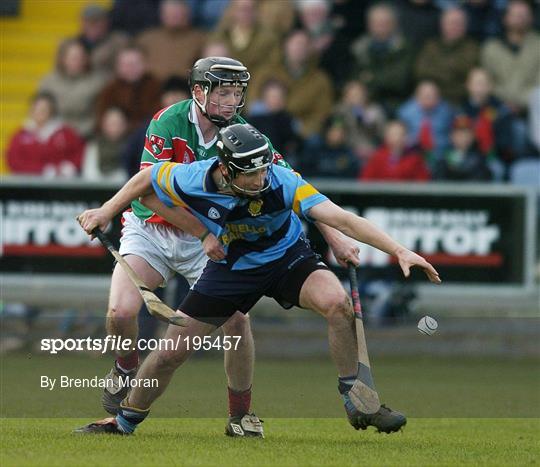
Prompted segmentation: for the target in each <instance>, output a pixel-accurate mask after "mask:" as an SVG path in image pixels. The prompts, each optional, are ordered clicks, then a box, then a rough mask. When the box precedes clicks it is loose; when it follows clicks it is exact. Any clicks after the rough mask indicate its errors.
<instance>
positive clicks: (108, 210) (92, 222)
mask: <svg viewBox="0 0 540 467" xmlns="http://www.w3.org/2000/svg"><path fill="white" fill-rule="evenodd" d="M153 194H154V190H153V188H152V168H151V167H148V168H146V169H143V170H141V171H140V172H138V173H137V174H135V175H134V176H133V177H132V178H131V179H129V180H128V182H127V183H126V184H125V185H124V186H123V187H122V188H121V189H120V190H119V191H118V193H116V194H115V195H114V196H113V197H112V198H111V199H110V200H108V201H106V202H105V203H104V204H103V206H101V207H100V208H96V209H88V210H86V211H84V212H83V213H82V214H80V215H79V216H78V221H79V223H80V224H81V227H82V228H83V229H84V230H85V231H86V233H88V234H89V235H91V233H92V230H94V229H95V228H96V227H99V228H100V229H102V230H103V229H105V228H106V227H107V225H108V224H109V222H110V221H111V220H112V219H113V217H114V216H116V215H117V214H119V213H120V212H121V211H122V210H123V209H124V208H125V207H126V206H127V205H128V204H129V203H131V202H132V201H133V200H134V199H138V198H142V199H143V200H145V202H146V203H151V204H152V206H148V205H147V207H149V208H151V209H152V210H153V211H154V212H156V213H157V214H159V215H161V216H162V217H163V218H164V219H166V220H167V221H168V222H170V223H171V224H173V225H174V226H176V227H178V228H179V229H181V230H183V231H184V232H187V233H189V234H190V235H193V236H194V237H197V238H200V239H201V240H202V242H203V248H204V251H205V253H206V254H207V256H208V257H209V258H210V259H213V260H218V261H219V260H221V259H223V258H224V257H225V253H224V252H223V248H222V246H221V244H220V243H219V240H218V239H217V238H216V237H215V236H214V235H213V234H211V233H209V232H208V229H207V228H206V227H205V226H204V225H202V223H201V222H200V221H199V220H198V219H197V218H196V217H195V216H193V215H192V214H191V213H189V212H188V211H187V210H185V209H183V208H169V207H167V206H165V205H164V204H163V203H161V202H160V201H159V200H158V199H157V198H156V199H155V200H154V199H153V197H152V195H153ZM156 201H157V202H156Z"/></svg>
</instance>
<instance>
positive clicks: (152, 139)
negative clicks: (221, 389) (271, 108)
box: [131, 99, 290, 224]
mask: <svg viewBox="0 0 540 467" xmlns="http://www.w3.org/2000/svg"><path fill="white" fill-rule="evenodd" d="M195 106H196V104H195V102H193V99H187V100H185V101H182V102H178V103H177V104H173V105H171V106H169V107H166V108H164V109H162V110H160V111H159V112H158V113H156V114H155V115H154V118H152V121H151V122H150V125H148V129H147V130H146V138H145V142H144V149H143V154H142V157H141V167H140V168H141V170H142V169H144V168H146V167H150V166H152V165H154V164H156V163H158V162H163V161H172V162H180V163H183V164H190V163H191V162H193V161H202V160H206V159H209V158H211V157H215V156H217V155H218V152H217V147H216V142H217V136H216V137H214V138H213V139H212V140H211V141H209V142H207V143H205V142H204V138H203V135H202V132H201V129H200V127H199V122H198V115H197V112H196V110H195ZM232 123H246V121H245V120H244V119H243V118H242V117H240V116H238V115H235V116H234V117H233V119H232ZM267 140H268V138H267ZM268 145H269V146H270V149H271V150H272V152H273V154H274V163H275V164H278V165H281V166H283V167H288V168H290V166H289V164H287V162H286V161H285V160H283V157H282V156H281V154H279V153H278V152H277V151H276V150H275V149H274V148H273V147H272V144H271V142H270V141H269V140H268ZM131 209H132V210H133V213H134V214H135V215H136V216H137V217H139V218H140V219H142V220H144V221H146V222H157V223H162V224H167V222H166V221H165V220H164V219H162V218H161V217H159V216H158V215H157V214H155V213H154V212H152V211H151V210H150V209H147V208H146V207H144V206H143V205H142V204H141V203H140V202H139V201H134V202H133V203H132V204H131Z"/></svg>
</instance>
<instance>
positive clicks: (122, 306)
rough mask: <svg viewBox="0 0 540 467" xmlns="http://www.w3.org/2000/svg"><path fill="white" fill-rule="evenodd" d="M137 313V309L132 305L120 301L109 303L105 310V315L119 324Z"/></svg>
mask: <svg viewBox="0 0 540 467" xmlns="http://www.w3.org/2000/svg"><path fill="white" fill-rule="evenodd" d="M138 314H139V310H135V309H134V307H132V306H129V305H128V304H126V303H122V302H119V303H114V304H112V305H109V308H108V310H107V317H108V318H109V319H111V320H113V321H114V322H115V323H117V324H120V325H121V324H122V323H123V322H126V321H132V320H133V319H135V318H136V317H137V315H138Z"/></svg>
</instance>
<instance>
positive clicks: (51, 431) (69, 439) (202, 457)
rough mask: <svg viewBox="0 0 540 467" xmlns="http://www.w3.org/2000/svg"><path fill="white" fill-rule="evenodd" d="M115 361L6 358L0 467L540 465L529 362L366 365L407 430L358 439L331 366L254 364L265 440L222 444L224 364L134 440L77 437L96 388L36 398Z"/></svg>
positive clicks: (194, 372)
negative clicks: (50, 382) (58, 382)
mask: <svg viewBox="0 0 540 467" xmlns="http://www.w3.org/2000/svg"><path fill="white" fill-rule="evenodd" d="M111 361H112V359H111V358H110V357H108V356H106V357H103V358H89V357H88V356H74V355H67V356H43V355H38V354H35V355H30V354H26V355H21V354H18V355H4V356H2V357H1V359H0V363H1V367H2V368H1V375H0V376H1V381H2V383H1V384H2V390H1V391H0V400H1V412H0V413H1V416H2V418H1V419H0V445H1V450H0V465H2V467H4V466H12V465H13V466H18V465H47V466H49V465H63V466H64V465H92V466H96V465H97V466H99V465H111V466H114V465H234V466H242V465H268V466H270V465H272V466H274V465H275V466H281V465H336V466H337V465H339V466H347V465H364V466H372V465H422V466H424V465H428V466H432V465H449V466H450V465H452V466H453V465H486V466H492V465H504V466H514V465H540V462H539V459H540V446H539V439H540V436H539V435H540V372H539V371H538V368H539V365H538V361H537V360H534V359H523V360H518V359H515V360H514V359H507V360H501V359H494V358H492V359H475V358H463V357H460V358H439V357H436V356H423V357H422V356H421V357H417V358H411V357H392V358H386V357H380V356H375V357H374V358H372V363H373V367H374V376H375V381H376V384H377V386H378V389H379V392H380V394H381V397H382V400H383V401H384V402H387V403H388V404H389V405H390V406H391V407H394V408H396V409H398V410H400V411H403V412H404V413H405V414H407V415H408V417H409V421H408V424H407V426H406V428H405V430H404V431H403V432H401V433H395V434H392V435H385V434H378V433H376V432H375V430H374V429H373V428H370V429H368V430H367V431H358V432H357V431H355V430H354V429H352V428H351V427H350V426H349V425H348V423H347V421H346V420H345V417H344V411H343V407H342V404H341V401H340V398H339V395H338V393H337V390H336V386H337V380H336V374H335V369H334V367H333V365H332V363H331V362H330V361H329V360H328V359H317V360H280V361H276V360H259V361H257V363H256V374H255V386H254V398H253V407H254V409H255V411H256V413H257V414H258V415H259V416H260V417H261V418H263V419H264V420H265V424H264V428H265V432H266V439H264V440H250V439H246V440H241V439H240V440H239V439H230V438H227V437H225V436H224V435H223V431H224V427H225V415H226V382H225V377H224V372H223V362H222V360H221V359H214V358H206V357H205V358H195V359H192V360H190V361H189V362H188V363H187V364H186V365H185V366H184V367H182V369H181V370H179V371H178V372H177V373H176V374H175V377H174V378H173V381H172V382H171V386H170V387H169V388H168V390H167V391H166V393H165V394H164V396H163V397H162V398H160V399H159V400H158V401H157V402H156V403H155V405H154V406H153V407H152V413H151V416H150V417H149V419H148V420H147V421H145V422H144V423H143V424H142V425H141V427H140V428H139V429H138V431H137V434H136V435H135V436H132V437H108V436H103V435H102V436H93V437H88V436H84V435H82V436H81V435H74V434H72V433H71V431H72V430H73V429H74V428H77V427H79V426H81V425H83V424H86V423H88V422H90V421H92V420H96V419H98V418H102V417H104V416H106V415H105V413H104V411H103V410H102V409H101V407H100V402H99V400H100V391H101V390H100V389H84V390H83V389H75V388H72V389H55V390H54V391H49V390H47V389H41V388H40V376H41V375H48V376H49V377H58V376H60V375H69V376H72V377H79V378H84V377H92V376H95V375H99V376H103V375H105V373H106V372H107V371H108V369H109V367H110V364H111Z"/></svg>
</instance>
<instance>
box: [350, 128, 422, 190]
mask: <svg viewBox="0 0 540 467" xmlns="http://www.w3.org/2000/svg"><path fill="white" fill-rule="evenodd" d="M360 179H361V180H364V181H394V182H398V181H426V180H429V179H430V173H429V170H428V168H427V166H426V163H425V161H424V158H423V157H422V155H421V154H420V152H418V151H417V150H415V149H412V148H408V147H407V128H406V127H405V125H404V124H403V123H402V122H400V121H397V120H393V121H390V122H388V124H387V125H386V128H385V131H384V144H383V145H382V146H381V147H380V148H379V149H377V150H376V151H375V153H374V154H373V155H372V156H371V158H370V159H369V161H368V162H367V164H366V165H365V166H364V168H363V170H362V172H361V175H360Z"/></svg>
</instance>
